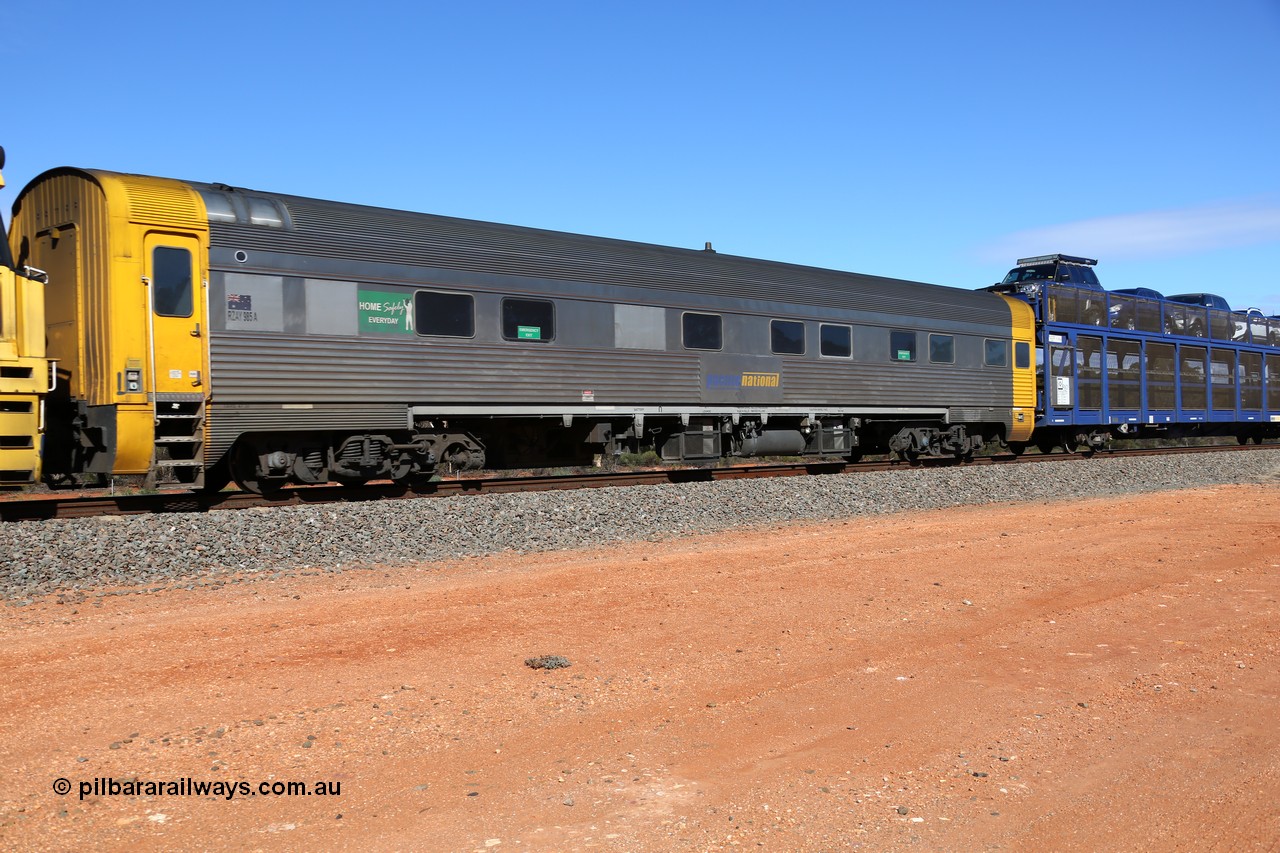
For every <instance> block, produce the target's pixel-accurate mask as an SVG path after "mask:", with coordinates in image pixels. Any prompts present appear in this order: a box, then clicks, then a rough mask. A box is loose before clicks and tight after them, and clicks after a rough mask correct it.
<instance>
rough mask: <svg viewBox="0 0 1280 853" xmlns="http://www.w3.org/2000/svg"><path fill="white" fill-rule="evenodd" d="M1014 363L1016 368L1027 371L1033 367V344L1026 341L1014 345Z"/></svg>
mask: <svg viewBox="0 0 1280 853" xmlns="http://www.w3.org/2000/svg"><path fill="white" fill-rule="evenodd" d="M1013 361H1014V365H1013V366H1014V367H1017V368H1018V369H1020V370H1025V369H1027V368H1028V367H1030V366H1031V344H1029V343H1027V342H1026V341H1018V342H1017V343H1016V344H1014V345H1013Z"/></svg>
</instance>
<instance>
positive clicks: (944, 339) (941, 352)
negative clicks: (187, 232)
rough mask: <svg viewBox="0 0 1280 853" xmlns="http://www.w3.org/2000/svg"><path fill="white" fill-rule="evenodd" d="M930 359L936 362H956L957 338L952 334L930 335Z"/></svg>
mask: <svg viewBox="0 0 1280 853" xmlns="http://www.w3.org/2000/svg"><path fill="white" fill-rule="evenodd" d="M929 361H932V362H933V363H934V364H955V363H956V339H955V338H954V337H952V336H951V335H930V336H929Z"/></svg>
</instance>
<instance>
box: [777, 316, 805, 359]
mask: <svg viewBox="0 0 1280 853" xmlns="http://www.w3.org/2000/svg"><path fill="white" fill-rule="evenodd" d="M769 337H770V348H771V349H772V350H773V351H774V352H775V353H778V354H780V355H804V323H797V322H795V321H793V320H770V321H769Z"/></svg>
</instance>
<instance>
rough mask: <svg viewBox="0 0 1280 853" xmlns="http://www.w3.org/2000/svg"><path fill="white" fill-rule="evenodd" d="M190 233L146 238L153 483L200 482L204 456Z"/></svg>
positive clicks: (199, 304) (201, 330) (198, 283)
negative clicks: (153, 421)
mask: <svg viewBox="0 0 1280 853" xmlns="http://www.w3.org/2000/svg"><path fill="white" fill-rule="evenodd" d="M199 247H200V245H199V243H198V241H197V240H196V239H195V238H193V237H180V236H174V235H170V234H150V235H148V236H147V242H146V262H145V266H146V280H147V299H148V301H149V303H150V315H149V319H150V330H149V331H150V337H151V376H150V379H151V389H152V395H153V396H152V399H153V400H154V401H155V444H154V453H153V455H152V464H151V471H150V475H149V477H150V479H151V480H152V482H154V483H155V484H157V485H159V484H163V483H180V484H192V483H196V484H198V483H199V477H200V471H201V468H202V462H201V460H202V456H203V452H202V450H203V432H204V430H203V427H204V405H203V403H204V399H205V396H206V388H207V384H208V377H207V376H206V375H205V370H206V365H205V349H206V347H205V344H206V339H207V336H208V323H207V322H206V320H205V316H204V312H205V299H204V287H203V282H202V280H201V277H200V274H199V267H198V264H197V259H198V258H199V257H200V253H199Z"/></svg>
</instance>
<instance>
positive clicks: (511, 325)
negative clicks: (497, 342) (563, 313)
mask: <svg viewBox="0 0 1280 853" xmlns="http://www.w3.org/2000/svg"><path fill="white" fill-rule="evenodd" d="M555 336H556V311H555V306H553V305H552V304H551V303H550V302H544V301H543V300H541V299H504V300H502V337H504V338H506V339H507V340H509V341H549V340H551V339H552V338H554V337H555Z"/></svg>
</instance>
